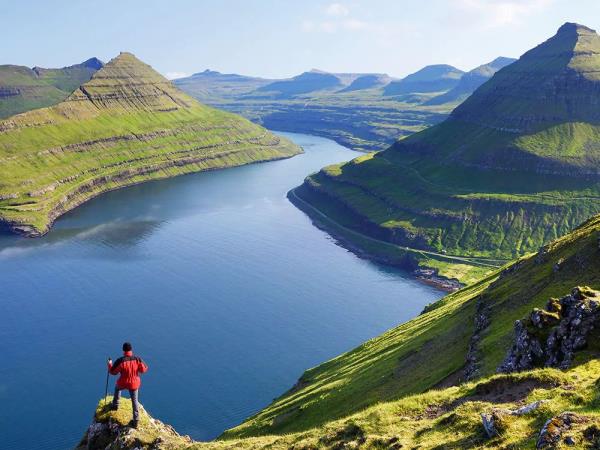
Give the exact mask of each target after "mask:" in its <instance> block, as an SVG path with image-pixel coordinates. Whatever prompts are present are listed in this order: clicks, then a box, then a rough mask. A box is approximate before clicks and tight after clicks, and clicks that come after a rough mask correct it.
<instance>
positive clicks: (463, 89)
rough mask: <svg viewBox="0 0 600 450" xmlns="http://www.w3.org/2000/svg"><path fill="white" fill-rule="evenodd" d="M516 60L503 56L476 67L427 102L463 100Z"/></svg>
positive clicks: (440, 102)
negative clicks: (446, 90) (452, 85)
mask: <svg viewBox="0 0 600 450" xmlns="http://www.w3.org/2000/svg"><path fill="white" fill-rule="evenodd" d="M515 61H516V59H514V58H506V57H503V56H501V57H498V58H496V59H494V60H493V61H491V62H489V63H487V64H482V65H481V66H478V67H476V68H475V69H473V70H470V71H469V72H467V73H465V74H464V75H463V76H462V77H461V78H460V81H459V82H458V84H457V85H456V86H455V87H454V88H452V89H450V90H449V91H448V92H445V93H444V94H442V95H438V96H437V97H433V98H432V99H431V100H428V101H427V102H426V103H425V104H426V105H441V104H444V103H448V102H459V101H463V100H464V99H466V98H467V97H468V96H469V95H471V94H472V93H473V92H475V90H476V89H477V88H478V87H479V86H481V85H482V84H483V83H485V82H486V81H487V80H489V79H490V78H491V77H492V76H493V75H494V74H495V73H496V72H498V70H500V69H502V68H503V67H506V66H508V65H509V64H512V63H513V62H515Z"/></svg>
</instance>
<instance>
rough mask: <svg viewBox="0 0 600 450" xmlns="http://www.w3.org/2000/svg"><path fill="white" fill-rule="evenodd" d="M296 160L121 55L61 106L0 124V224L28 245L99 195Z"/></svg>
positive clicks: (285, 148)
mask: <svg viewBox="0 0 600 450" xmlns="http://www.w3.org/2000/svg"><path fill="white" fill-rule="evenodd" d="M300 151H301V150H300V149H299V148H298V147H297V146H295V145H294V144H292V143H291V142H289V141H287V140H285V139H283V138H280V137H278V136H275V135H273V134H271V133H269V132H268V131H267V130H265V129H264V128H262V127H260V126H258V125H254V124H252V123H251V122H249V121H248V120H246V119H243V118H241V117H239V116H236V115H234V114H231V113H226V112H223V111H219V110H215V109H213V108H210V107H207V106H204V105H202V104H200V103H198V102H197V101H196V100H194V99H193V98H191V97H189V96H188V95H186V94H184V93H183V92H181V91H180V90H178V89H177V88H175V87H174V86H173V85H172V83H171V82H169V81H168V80H167V79H165V78H164V77H163V76H161V75H160V74H159V73H157V72H156V71H154V70H153V69H152V68H151V67H150V66H148V65H146V64H144V63H142V62H141V61H140V60H138V59H137V58H136V57H135V56H134V55H132V54H131V53H121V54H120V55H119V56H117V57H116V58H114V59H113V60H111V61H110V62H109V63H107V64H106V65H105V66H104V67H102V68H101V69H100V70H98V71H97V72H95V73H94V75H93V76H92V78H91V79H90V80H89V81H87V82H86V83H84V84H82V85H81V86H80V87H79V88H77V89H76V90H75V91H74V92H73V93H72V94H71V95H70V96H69V97H68V98H67V99H66V100H64V101H62V102H61V103H58V104H57V105H55V106H52V107H48V108H41V109H35V110H32V111H28V112H25V113H22V114H18V115H15V116H11V117H10V118H8V119H5V120H3V121H0V161H1V164H0V180H2V181H1V183H0V222H2V223H3V224H4V225H6V226H8V227H9V228H10V229H12V230H14V231H17V232H21V233H24V234H27V235H32V236H35V235H39V234H42V233H45V232H46V231H48V229H49V227H50V226H51V224H52V222H53V221H54V220H55V219H56V218H57V217H59V216H60V215H61V214H63V213H64V212H66V211H68V210H70V209H72V208H74V207H76V206H78V205H79V204H81V203H83V202H85V201H86V200H88V199H90V198H92V197H94V196H96V195H98V194H100V193H102V192H105V191H108V190H112V189H116V188H118V187H121V186H126V185H131V184H135V183H140V182H142V181H146V180H150V179H156V178H166V177H171V176H175V175H179V174H182V173H188V172H196V171H202V170H209V169H216V168H224V167H230V166H236V165H241V164H247V163H252V162H257V161H267V160H273V159H280V158H285V157H289V156H293V155H295V154H297V153H299V152H300Z"/></svg>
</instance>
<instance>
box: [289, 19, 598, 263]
mask: <svg viewBox="0 0 600 450" xmlns="http://www.w3.org/2000/svg"><path fill="white" fill-rule="evenodd" d="M598 73H600V37H599V36H598V35H597V34H596V33H595V32H594V31H593V30H590V29H589V28H587V27H584V26H581V25H577V24H570V23H567V24H565V25H563V26H562V27H561V28H560V29H559V30H558V32H557V33H556V35H555V36H553V37H552V38H550V39H549V40H547V41H546V42H544V43H542V44H540V45H539V46H538V47H536V48H534V49H532V50H530V51H529V52H527V53H525V54H524V55H523V56H522V57H521V58H520V59H519V60H518V61H516V62H514V63H512V64H510V65H508V66H506V67H504V68H503V69H500V70H499V71H498V72H496V73H495V75H494V76H493V77H492V78H491V79H490V80H489V81H488V82H486V83H485V84H483V85H482V86H481V87H479V89H477V90H476V91H475V93H474V94H473V95H472V96H470V97H469V98H468V99H467V100H466V101H465V102H464V103H463V104H461V105H460V106H459V107H457V108H456V109H455V110H454V111H453V112H452V114H451V115H450V117H449V118H448V119H447V120H446V121H444V122H442V123H441V124H438V125H436V126H433V127H431V128H429V129H427V130H424V131H422V132H420V133H416V134H414V135H412V136H410V137H408V138H406V139H403V140H400V141H398V142H397V143H396V144H394V145H393V146H392V147H390V148H389V149H388V150H386V151H384V152H381V153H378V154H376V155H375V156H373V157H369V158H359V159H357V160H354V161H352V162H349V163H347V164H342V165H338V166H332V167H327V168H324V169H323V170H321V171H320V172H319V173H317V174H314V175H311V176H309V177H308V178H307V179H306V181H305V183H304V185H303V186H302V187H301V188H300V189H297V190H296V193H297V194H298V195H299V196H301V197H302V198H303V199H305V200H306V201H308V202H309V203H311V204H313V205H314V206H316V207H317V208H319V209H320V210H321V211H323V212H324V213H326V214H328V215H329V216H330V217H331V218H332V219H334V220H336V221H337V222H339V223H342V224H343V225H344V226H346V227H348V228H352V229H353V230H355V231H357V232H359V233H362V234H364V235H367V236H369V237H371V238H376V239H379V240H381V241H384V242H388V243H392V244H397V245H400V246H406V247H411V248H415V249H421V250H428V251H432V252H437V253H441V254H447V255H453V256H455V257H461V258H464V257H471V258H472V257H486V258H499V259H503V258H513V257H517V256H519V255H522V254H524V253H526V252H530V251H535V250H537V248H539V247H540V246H541V245H543V244H544V243H546V242H548V241H550V240H552V239H555V238H557V237H559V236H560V235H562V234H564V233H566V232H568V231H569V230H571V229H573V227H575V226H576V225H578V224H579V223H581V222H583V221H584V220H586V219H587V218H589V217H590V216H592V215H593V214H596V213H598V212H600V169H599V167H600V126H599V121H598V119H599V114H600V113H599V111H600V109H598V107H597V106H598V105H599V104H600V79H599V78H598ZM350 239H351V238H350ZM357 245H359V246H360V243H357Z"/></svg>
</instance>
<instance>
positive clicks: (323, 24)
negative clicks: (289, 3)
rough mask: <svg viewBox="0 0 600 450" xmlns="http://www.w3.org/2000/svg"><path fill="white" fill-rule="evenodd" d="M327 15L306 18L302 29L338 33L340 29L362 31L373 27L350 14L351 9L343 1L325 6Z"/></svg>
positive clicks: (310, 31)
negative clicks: (313, 18)
mask: <svg viewBox="0 0 600 450" xmlns="http://www.w3.org/2000/svg"><path fill="white" fill-rule="evenodd" d="M324 11H325V17H323V18H321V19H316V20H304V21H302V23H301V29H302V31H304V32H305V33H313V32H319V33H330V34H331V33H337V32H338V31H362V30H366V29H369V28H371V25H370V24H369V23H368V22H364V21H362V20H359V19H356V18H353V17H351V16H350V9H349V8H348V7H346V6H344V5H343V4H341V3H331V4H330V5H329V6H327V7H326V8H325V10H324Z"/></svg>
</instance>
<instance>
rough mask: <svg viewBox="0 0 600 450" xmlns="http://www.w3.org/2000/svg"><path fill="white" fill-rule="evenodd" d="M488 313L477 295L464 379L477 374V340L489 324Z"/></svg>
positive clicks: (475, 376) (481, 299) (469, 378)
mask: <svg viewBox="0 0 600 450" xmlns="http://www.w3.org/2000/svg"><path fill="white" fill-rule="evenodd" d="M488 315H489V308H487V307H486V305H485V301H484V300H483V298H482V297H478V298H477V303H476V307H475V329H474V331H473V334H472V335H471V340H470V341H469V350H468V351H467V357H466V361H467V364H466V367H465V379H466V380H473V379H475V378H477V377H478V376H479V373H480V372H479V341H480V340H481V334H482V333H483V331H484V330H485V329H486V328H487V327H488V326H489V324H490V319H489V317H488Z"/></svg>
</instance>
